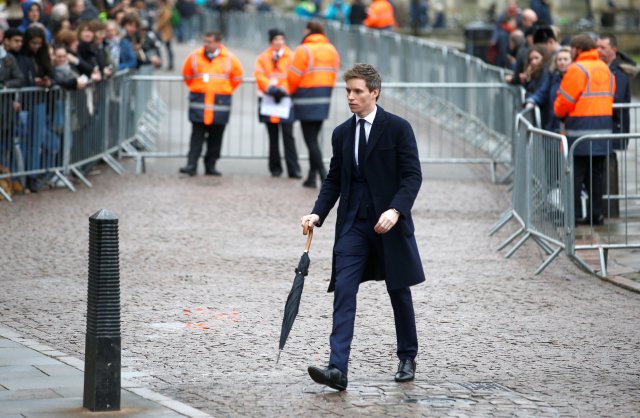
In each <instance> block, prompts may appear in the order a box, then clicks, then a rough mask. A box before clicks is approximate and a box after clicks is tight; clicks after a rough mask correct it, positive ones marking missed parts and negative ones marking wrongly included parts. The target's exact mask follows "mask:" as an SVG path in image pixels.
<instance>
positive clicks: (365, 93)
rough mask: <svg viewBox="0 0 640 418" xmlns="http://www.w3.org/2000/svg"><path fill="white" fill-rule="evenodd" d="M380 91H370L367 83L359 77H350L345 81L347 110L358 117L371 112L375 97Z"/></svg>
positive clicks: (374, 104)
mask: <svg viewBox="0 0 640 418" xmlns="http://www.w3.org/2000/svg"><path fill="white" fill-rule="evenodd" d="M379 93H380V92H379V91H378V90H373V91H370V90H369V88H368V87H367V83H366V82H365V81H364V80H363V79H361V78H352V79H350V80H349V81H347V102H348V104H349V110H351V111H352V112H353V113H355V114H356V115H358V116H360V117H365V116H367V115H368V114H369V113H371V112H373V109H374V108H375V106H376V98H377V97H378V94H379Z"/></svg>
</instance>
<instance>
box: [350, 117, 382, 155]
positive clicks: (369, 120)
mask: <svg viewBox="0 0 640 418" xmlns="http://www.w3.org/2000/svg"><path fill="white" fill-rule="evenodd" d="M377 112H378V105H376V106H375V107H374V108H373V112H371V113H369V114H368V115H367V116H365V117H364V118H361V117H360V116H358V115H356V140H355V147H356V148H355V151H354V155H355V156H356V162H358V163H359V160H358V145H359V142H360V119H364V120H365V122H364V134H365V136H366V138H367V142H368V141H369V134H370V133H371V126H372V125H373V120H374V119H375V118H376V113H377Z"/></svg>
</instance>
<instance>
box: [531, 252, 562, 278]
mask: <svg viewBox="0 0 640 418" xmlns="http://www.w3.org/2000/svg"><path fill="white" fill-rule="evenodd" d="M560 251H562V247H558V248H557V249H556V250H555V251H554V252H553V253H552V254H551V255H550V256H549V257H548V258H547V259H546V260H545V261H544V263H542V264H541V265H540V267H538V270H536V272H535V275H536V276H537V275H538V274H540V273H542V271H543V270H544V269H546V268H547V266H548V265H549V264H550V263H551V262H552V261H553V260H555V258H556V257H557V256H558V254H560Z"/></svg>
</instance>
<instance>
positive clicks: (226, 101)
mask: <svg viewBox="0 0 640 418" xmlns="http://www.w3.org/2000/svg"><path fill="white" fill-rule="evenodd" d="M242 74H243V70H242V65H241V64H240V61H239V60H238V58H236V57H235V55H233V54H232V53H230V52H229V50H227V48H225V47H224V46H222V45H221V46H220V53H219V54H218V55H217V56H216V57H214V58H213V59H212V60H209V58H207V56H206V55H205V51H204V47H202V48H198V49H196V50H195V51H193V52H191V53H190V54H189V56H188V57H187V59H186V60H185V61H184V65H183V66H182V76H183V77H184V82H185V84H186V85H187V87H188V88H189V91H190V93H189V120H190V121H191V122H194V123H204V124H205V125H211V124H216V125H224V124H226V123H227V122H228V121H229V114H230V113H231V95H232V94H233V92H234V90H235V89H236V88H238V86H239V85H240V83H242Z"/></svg>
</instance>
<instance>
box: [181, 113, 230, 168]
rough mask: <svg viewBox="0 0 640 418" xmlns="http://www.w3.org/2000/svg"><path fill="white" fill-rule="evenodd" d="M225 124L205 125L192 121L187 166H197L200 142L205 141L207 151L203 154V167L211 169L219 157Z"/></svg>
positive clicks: (200, 149)
mask: <svg viewBox="0 0 640 418" xmlns="http://www.w3.org/2000/svg"><path fill="white" fill-rule="evenodd" d="M226 126H227V125H215V124H212V125H205V124H204V123H197V122H192V130H191V143H190V145H189V155H188V156H187V166H188V167H193V168H194V169H195V168H197V167H198V158H200V155H202V144H203V143H204V141H205V140H206V141H207V152H206V154H205V155H204V167H205V169H206V170H213V169H214V168H215V166H216V161H217V160H218V159H219V158H220V149H221V148H222V135H223V134H224V128H225V127H226Z"/></svg>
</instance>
